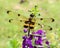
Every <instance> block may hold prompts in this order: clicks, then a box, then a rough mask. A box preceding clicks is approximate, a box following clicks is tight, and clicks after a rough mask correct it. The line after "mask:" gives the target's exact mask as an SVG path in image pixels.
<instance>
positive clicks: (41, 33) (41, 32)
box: [36, 30, 44, 35]
mask: <svg viewBox="0 0 60 48" xmlns="http://www.w3.org/2000/svg"><path fill="white" fill-rule="evenodd" d="M36 33H37V34H40V35H43V33H44V31H43V30H38V31H37V32H36Z"/></svg>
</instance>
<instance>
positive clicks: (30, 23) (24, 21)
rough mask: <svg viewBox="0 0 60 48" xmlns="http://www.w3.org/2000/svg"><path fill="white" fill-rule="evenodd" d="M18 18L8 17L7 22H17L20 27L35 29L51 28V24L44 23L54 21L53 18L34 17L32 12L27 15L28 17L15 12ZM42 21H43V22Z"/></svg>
mask: <svg viewBox="0 0 60 48" xmlns="http://www.w3.org/2000/svg"><path fill="white" fill-rule="evenodd" d="M17 16H18V18H14V19H12V18H11V19H9V23H16V24H19V26H20V27H23V28H26V29H28V30H29V32H30V30H32V31H35V30H37V29H41V28H45V29H46V30H52V29H53V28H52V27H51V26H47V25H45V22H46V23H53V22H54V21H55V19H54V18H43V17H42V18H36V17H35V16H34V14H33V13H31V14H30V15H29V17H28V18H27V17H25V16H22V15H21V14H17ZM43 22H44V23H43Z"/></svg>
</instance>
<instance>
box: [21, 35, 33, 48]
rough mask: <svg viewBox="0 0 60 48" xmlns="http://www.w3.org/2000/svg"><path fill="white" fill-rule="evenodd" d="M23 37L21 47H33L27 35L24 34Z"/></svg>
mask: <svg viewBox="0 0 60 48" xmlns="http://www.w3.org/2000/svg"><path fill="white" fill-rule="evenodd" d="M23 39H24V40H23V43H22V48H27V47H29V48H33V46H32V42H31V39H30V38H29V37H27V36H24V37H23ZM26 46H27V47H26Z"/></svg>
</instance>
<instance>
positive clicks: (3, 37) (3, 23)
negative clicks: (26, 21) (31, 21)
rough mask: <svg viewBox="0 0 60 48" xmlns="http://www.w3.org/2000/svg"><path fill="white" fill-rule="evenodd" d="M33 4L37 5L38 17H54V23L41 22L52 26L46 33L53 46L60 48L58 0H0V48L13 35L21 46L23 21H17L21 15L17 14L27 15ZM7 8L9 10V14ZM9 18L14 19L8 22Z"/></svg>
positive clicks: (5, 46)
mask: <svg viewBox="0 0 60 48" xmlns="http://www.w3.org/2000/svg"><path fill="white" fill-rule="evenodd" d="M35 5H38V7H39V10H40V14H41V16H40V17H43V18H44V17H45V18H48V17H52V18H54V19H55V22H54V23H45V22H43V24H46V26H47V25H49V26H52V27H53V30H52V31H47V33H46V35H47V38H48V39H49V41H50V42H51V46H54V47H53V48H60V0H25V2H24V3H20V0H0V48H7V45H8V42H9V40H10V39H13V38H14V37H15V38H16V39H17V40H18V41H19V42H20V48H21V46H22V36H23V35H24V33H23V23H20V22H19V19H20V18H21V17H18V14H21V16H22V18H24V17H29V14H30V13H29V12H28V10H30V9H31V8H33V7H34V6H35ZM8 10H9V11H11V12H10V13H9V14H7V11H8ZM9 19H14V21H12V23H9ZM36 30H37V29H36ZM51 48H52V47H51Z"/></svg>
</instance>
